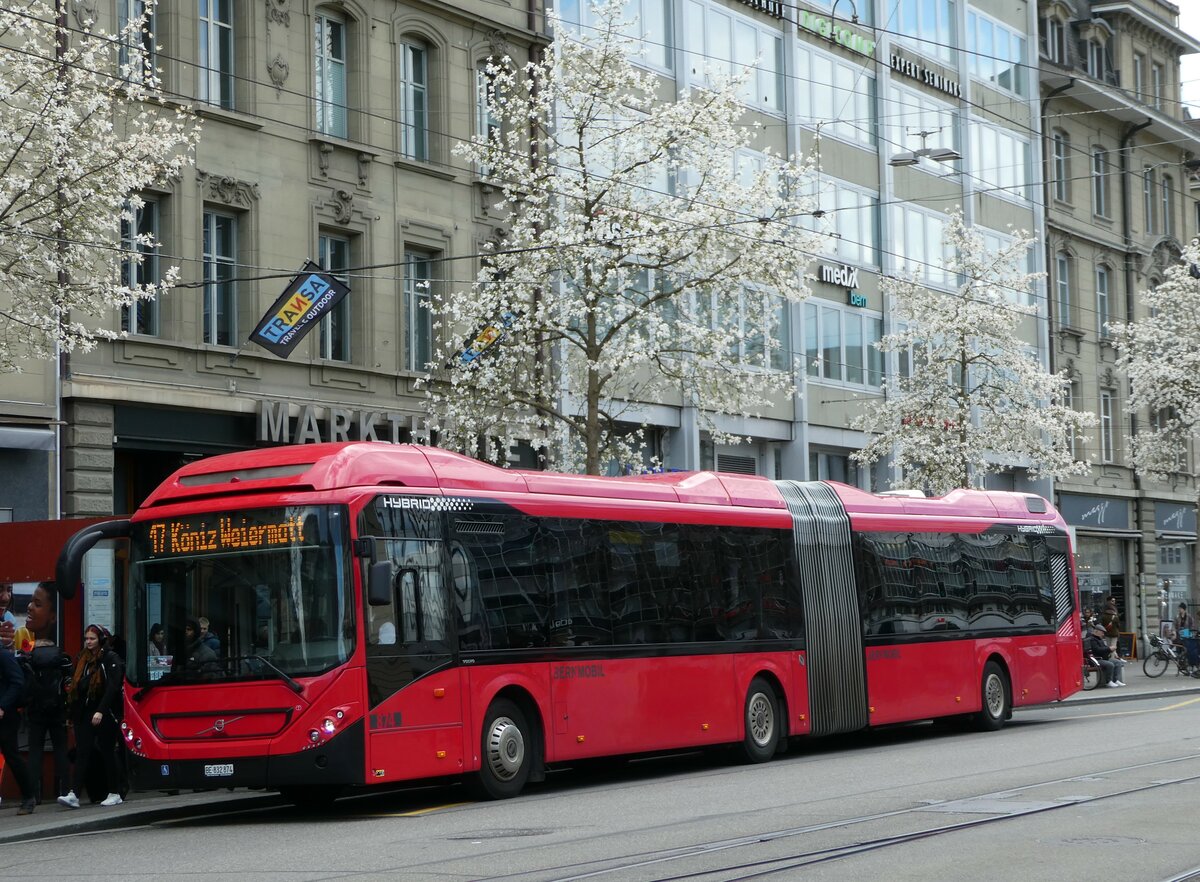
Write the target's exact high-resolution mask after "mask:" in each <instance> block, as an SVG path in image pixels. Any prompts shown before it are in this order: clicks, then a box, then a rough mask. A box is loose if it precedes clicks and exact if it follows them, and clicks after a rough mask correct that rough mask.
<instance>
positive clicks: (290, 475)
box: [142, 441, 1055, 520]
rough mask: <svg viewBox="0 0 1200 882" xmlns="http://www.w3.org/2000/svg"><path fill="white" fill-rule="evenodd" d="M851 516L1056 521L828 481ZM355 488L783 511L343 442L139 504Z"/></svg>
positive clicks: (721, 495) (719, 484)
mask: <svg viewBox="0 0 1200 882" xmlns="http://www.w3.org/2000/svg"><path fill="white" fill-rule="evenodd" d="M828 483H829V484H830V486H831V487H833V489H834V491H835V492H836V493H837V495H838V496H839V497H840V499H841V500H842V503H843V505H844V506H845V507H846V510H847V512H848V513H850V514H851V515H855V514H879V515H900V516H903V515H906V514H907V515H925V516H937V515H953V516H956V517H964V516H965V517H986V518H995V517H1000V518H1004V519H1008V518H1015V519H1018V520H1028V519H1035V520H1052V519H1054V518H1055V513H1054V511H1053V509H1052V508H1050V507H1049V504H1048V503H1046V501H1045V500H1044V499H1042V498H1041V497H1039V496H1035V495H1033V494H1027V493H1011V492H1001V491H981V490H955V491H953V492H952V493H950V494H948V495H946V496H945V497H941V498H938V499H924V498H914V497H910V496H892V495H880V494H872V493H867V492H866V491H863V490H858V489H856V488H854V487H850V486H847V485H845V484H837V483H834V482H828ZM355 487H381V488H396V489H399V488H412V489H420V490H426V491H430V490H442V491H452V492H458V493H462V492H483V493H487V492H493V493H537V494H550V495H556V496H587V497H598V498H607V499H628V500H631V501H633V500H637V501H646V502H681V503H688V504H697V505H729V506H745V507H751V508H767V509H785V508H786V507H787V506H786V503H785V502H784V500H783V497H782V496H781V495H780V493H779V489H778V488H777V487H776V486H775V484H774V482H773V481H771V480H769V479H767V478H762V477H757V476H753V475H735V474H728V473H723V472H722V473H717V472H662V473H656V474H648V475H632V476H628V477H615V478H598V477H592V476H590V475H569V474H560V473H556V472H540V471H528V470H523V469H503V468H499V467H497V466H493V465H489V464H488V463H483V462H479V461H478V460H475V459H472V458H470V457H467V456H463V455H462V454H458V453H454V452H452V451H449V450H442V449H441V448H437V447H427V446H422V445H416V444H388V443H384V442H371V441H347V442H341V443H332V444H301V445H291V446H284V447H266V448H260V449H257V450H246V451H241V452H238V453H227V454H222V455H220V456H213V457H208V458H206V459H200V460H197V461H195V462H191V463H188V464H187V465H185V466H183V467H182V468H180V469H179V470H178V471H176V472H175V473H174V474H172V475H171V476H170V477H169V478H168V479H167V480H165V481H164V482H163V483H162V484H161V485H159V486H158V487H157V488H156V489H155V490H154V492H152V493H151V494H150V496H149V497H147V499H146V501H145V502H144V503H143V504H142V508H143V510H145V509H149V508H154V507H156V506H165V505H174V504H177V503H182V502H187V501H189V500H199V499H203V498H206V497H207V498H212V497H217V496H229V495H234V494H236V495H243V494H252V493H280V492H285V493H294V492H312V491H327V490H335V489H346V488H355Z"/></svg>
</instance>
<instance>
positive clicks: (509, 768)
mask: <svg viewBox="0 0 1200 882" xmlns="http://www.w3.org/2000/svg"><path fill="white" fill-rule="evenodd" d="M486 720H487V721H486V722H485V723H484V726H483V735H482V744H481V749H482V753H481V754H480V766H479V777H478V783H479V790H480V791H481V792H482V795H483V796H485V797H487V798H488V799H508V798H510V797H513V796H516V795H517V794H518V793H520V792H521V789H522V788H523V787H524V786H525V782H526V781H528V780H529V770H530V766H531V765H532V761H533V758H532V755H531V751H532V748H533V739H532V737H530V731H529V724H528V723H527V722H526V720H525V714H524V712H522V710H521V708H519V707H517V705H516V704H515V703H513V702H511V701H509V700H508V699H507V698H498V699H496V700H495V701H493V702H492V705H491V707H489V708H488V711H487V717H486Z"/></svg>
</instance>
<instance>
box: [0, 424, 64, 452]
mask: <svg viewBox="0 0 1200 882" xmlns="http://www.w3.org/2000/svg"><path fill="white" fill-rule="evenodd" d="M4 447H6V448H8V449H10V450H53V449H54V430H53V429H25V428H20V429H19V428H17V427H15V426H0V448H4Z"/></svg>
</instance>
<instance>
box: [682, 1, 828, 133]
mask: <svg viewBox="0 0 1200 882" xmlns="http://www.w3.org/2000/svg"><path fill="white" fill-rule="evenodd" d="M684 21H686V22H687V34H686V38H687V47H686V48H687V52H688V61H689V63H688V69H689V71H690V79H691V82H692V83H694V84H696V85H711V84H712V83H713V82H715V81H716V80H718V79H721V80H723V79H728V78H732V77H735V76H738V75H739V74H741V72H742V71H743V70H745V69H746V68H751V69H753V70H754V73H753V74H751V75H750V76H749V77H747V78H746V80H745V82H744V83H743V85H742V92H741V94H740V96H739V97H740V98H741V100H742V102H743V103H745V104H746V105H747V106H749V107H755V108H758V109H759V110H765V111H767V112H769V113H781V112H782V111H783V34H782V33H780V32H779V31H778V30H776V29H775V28H771V27H767V26H765V25H761V24H759V23H757V22H755V21H754V20H753V19H751V18H748V17H746V16H743V15H738V14H737V13H735V12H733V11H732V10H729V9H726V8H725V7H724V6H718V5H716V4H715V3H708V2H699V0H687V3H686V5H685V9H684ZM831 85H835V84H833V83H832V81H830V82H827V83H825V87H826V88H829V87H830V86H831Z"/></svg>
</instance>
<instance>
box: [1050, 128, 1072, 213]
mask: <svg viewBox="0 0 1200 882" xmlns="http://www.w3.org/2000/svg"><path fill="white" fill-rule="evenodd" d="M1052 141H1053V143H1052V145H1051V157H1052V161H1053V163H1054V167H1053V169H1051V175H1052V177H1053V180H1054V198H1055V199H1057V200H1058V201H1059V202H1068V201H1070V199H1071V137H1070V135H1068V134H1067V133H1066V132H1064V131H1061V130H1059V131H1055V133H1054V135H1053V138H1052Z"/></svg>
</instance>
